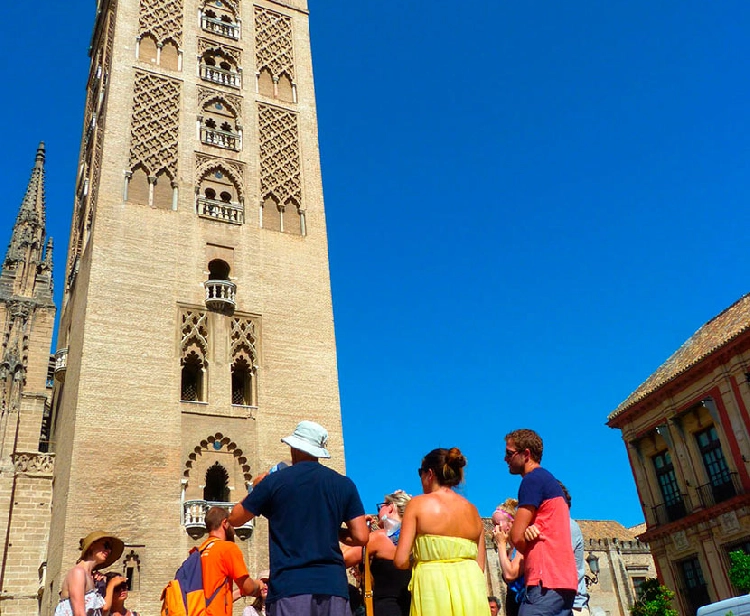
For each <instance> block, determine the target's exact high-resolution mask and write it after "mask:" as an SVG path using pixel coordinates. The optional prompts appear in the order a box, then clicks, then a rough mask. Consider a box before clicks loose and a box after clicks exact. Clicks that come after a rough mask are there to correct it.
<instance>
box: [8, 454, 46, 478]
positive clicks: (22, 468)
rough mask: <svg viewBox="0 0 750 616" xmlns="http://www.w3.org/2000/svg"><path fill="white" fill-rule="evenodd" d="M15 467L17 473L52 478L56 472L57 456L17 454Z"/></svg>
mask: <svg viewBox="0 0 750 616" xmlns="http://www.w3.org/2000/svg"><path fill="white" fill-rule="evenodd" d="M13 466H14V467H15V469H16V472H17V473H25V474H27V475H36V476H43V477H51V476H52V473H53V472H54V470H55V456H53V455H52V454H49V453H15V454H13Z"/></svg>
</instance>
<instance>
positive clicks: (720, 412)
mask: <svg viewBox="0 0 750 616" xmlns="http://www.w3.org/2000/svg"><path fill="white" fill-rule="evenodd" d="M749 349H750V295H746V296H744V297H742V298H741V299H740V300H738V301H737V302H736V303H735V304H733V305H732V306H730V307H729V308H727V309H726V310H725V311H724V312H722V313H721V314H719V315H718V316H716V317H715V318H713V319H712V320H711V321H709V322H708V323H706V324H705V325H704V326H703V327H701V328H700V329H699V330H698V331H697V332H696V333H695V334H693V336H691V337H690V338H689V339H688V340H687V341H686V342H685V343H684V344H683V345H682V346H681V347H680V348H679V349H678V350H677V351H676V352H675V353H674V354H673V355H672V356H671V357H670V358H669V359H668V360H667V361H666V362H665V363H664V364H663V365H662V366H661V367H660V368H659V369H658V370H657V371H656V372H654V374H652V375H651V376H650V377H649V378H648V379H647V380H646V381H645V382H644V383H643V384H642V385H641V386H640V387H638V389H636V390H635V391H634V392H633V393H632V394H631V395H630V396H629V397H628V398H627V399H626V400H625V401H624V402H623V403H622V404H621V405H620V406H618V407H617V409H616V410H615V411H614V412H613V413H612V414H611V415H610V416H609V421H608V425H609V426H610V427H612V428H617V429H619V430H621V431H622V437H623V440H624V441H625V445H626V448H627V452H628V457H629V459H630V464H631V467H632V470H633V475H634V477H635V482H636V485H637V488H638V494H639V497H640V500H641V505H642V507H643V513H644V516H645V518H646V524H647V528H646V531H645V532H644V533H643V534H641V535H640V539H641V540H642V541H644V542H647V543H648V544H649V546H650V547H651V552H652V554H653V556H654V560H655V562H656V567H657V570H658V573H659V577H660V579H661V580H662V581H663V583H664V584H666V585H667V586H668V587H670V588H672V589H673V590H675V591H676V592H677V594H678V600H679V601H678V602H679V606H678V607H679V608H680V611H681V613H682V614H684V615H686V616H688V615H691V614H694V613H695V610H696V609H697V608H698V607H699V606H701V605H705V604H707V603H710V602H713V601H718V600H721V599H726V598H728V597H731V596H733V595H734V594H735V592H734V589H733V588H732V586H731V583H730V581H729V577H728V574H727V570H728V566H729V560H728V553H729V552H730V551H733V550H736V549H742V550H744V551H746V552H747V551H750V508H748V505H750V494H749V492H750V475H748V463H750V414H749V413H748V408H749V407H750V353H748V350H749Z"/></svg>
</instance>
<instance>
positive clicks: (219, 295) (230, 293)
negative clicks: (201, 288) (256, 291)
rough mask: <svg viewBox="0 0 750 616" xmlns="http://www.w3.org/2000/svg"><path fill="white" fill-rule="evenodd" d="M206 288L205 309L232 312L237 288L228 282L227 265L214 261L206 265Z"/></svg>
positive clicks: (219, 260)
mask: <svg viewBox="0 0 750 616" xmlns="http://www.w3.org/2000/svg"><path fill="white" fill-rule="evenodd" d="M205 287H206V307H207V308H210V309H212V310H219V311H232V310H234V303H235V294H236V291H237V287H236V286H235V284H234V283H233V282H231V281H230V280H229V264H228V263H227V262H226V261H222V260H221V259H214V260H213V261H211V262H210V263H209V264H208V280H207V281H206V282H205Z"/></svg>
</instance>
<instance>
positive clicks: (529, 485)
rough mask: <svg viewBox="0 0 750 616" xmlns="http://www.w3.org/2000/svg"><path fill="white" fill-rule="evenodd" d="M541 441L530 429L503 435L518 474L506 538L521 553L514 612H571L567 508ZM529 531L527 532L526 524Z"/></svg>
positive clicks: (548, 615)
mask: <svg viewBox="0 0 750 616" xmlns="http://www.w3.org/2000/svg"><path fill="white" fill-rule="evenodd" d="M542 451H543V444H542V439H541V437H540V436H539V435H538V434H537V433H536V432H534V431H533V430H514V431H513V432H511V433H510V434H507V435H506V437H505V462H506V463H507V464H508V470H509V471H510V473H511V474H512V475H521V476H522V477H523V479H522V480H521V485H520V487H519V488H518V512H517V513H516V518H515V521H514V522H513V526H512V527H511V529H510V539H511V541H512V542H513V545H514V546H515V547H516V549H517V550H518V551H519V552H521V553H522V554H523V556H524V568H525V569H524V570H525V574H524V575H525V578H526V598H525V599H524V602H523V603H522V604H521V607H520V609H519V616H571V614H572V609H573V600H574V598H575V596H576V589H577V588H578V573H577V571H576V563H575V558H574V556H573V548H572V545H571V540H570V513H569V509H568V503H567V501H566V500H565V496H564V495H563V491H562V489H561V488H560V483H559V482H558V481H557V479H555V478H554V477H553V475H552V473H550V472H549V471H548V470H546V469H544V468H542V467H541V466H540V463H541V461H542ZM532 525H533V526H534V532H528V533H527V530H529V527H530V526H532Z"/></svg>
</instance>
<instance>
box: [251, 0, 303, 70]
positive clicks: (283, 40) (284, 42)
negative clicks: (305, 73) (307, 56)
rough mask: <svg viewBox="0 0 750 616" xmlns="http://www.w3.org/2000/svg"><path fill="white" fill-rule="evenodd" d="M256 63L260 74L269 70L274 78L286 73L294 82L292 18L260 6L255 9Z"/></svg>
mask: <svg viewBox="0 0 750 616" xmlns="http://www.w3.org/2000/svg"><path fill="white" fill-rule="evenodd" d="M255 63H256V70H257V71H258V72H260V71H261V70H262V69H264V68H267V69H268V70H270V71H271V76H272V77H279V76H280V75H281V74H282V73H286V74H287V75H289V78H290V79H291V80H292V81H294V52H293V47H292V20H291V18H290V17H287V16H286V15H282V14H281V13H277V12H275V11H270V10H268V9H264V8H262V7H260V6H256V7H255Z"/></svg>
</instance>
